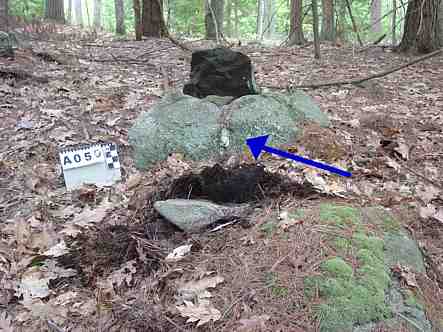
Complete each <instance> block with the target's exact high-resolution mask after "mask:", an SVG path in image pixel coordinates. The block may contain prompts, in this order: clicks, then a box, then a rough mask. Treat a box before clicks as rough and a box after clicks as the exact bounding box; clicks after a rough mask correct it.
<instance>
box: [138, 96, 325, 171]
mask: <svg viewBox="0 0 443 332" xmlns="http://www.w3.org/2000/svg"><path fill="white" fill-rule="evenodd" d="M305 120H309V121H315V122H317V123H319V124H320V125H322V126H327V125H328V124H329V121H328V118H327V116H326V115H325V114H324V113H322V112H321V111H320V109H319V107H318V106H317V105H316V104H315V103H314V102H313V100H312V98H311V97H309V96H308V95H305V94H304V93H303V92H296V93H294V94H289V95H284V94H277V93H267V94H262V95H246V96H243V97H240V98H237V99H234V100H233V101H232V97H218V96H208V97H206V98H205V99H199V98H195V97H191V96H188V95H183V94H181V93H175V94H171V95H168V96H166V97H164V98H163V99H162V100H161V101H160V102H159V103H158V104H156V105H154V107H153V108H152V109H151V110H150V111H148V112H145V113H142V114H141V115H140V116H139V118H138V119H137V120H136V122H135V124H134V126H133V127H132V128H131V130H130V131H129V142H130V143H131V144H132V145H133V147H134V151H135V161H136V166H137V167H139V168H148V167H150V166H152V165H154V164H155V163H156V162H158V161H161V160H164V159H165V158H167V156H168V155H169V154H171V153H174V152H176V153H182V154H183V155H184V156H185V157H186V158H189V159H190V160H206V159H210V158H212V157H216V156H219V155H221V154H224V153H226V152H228V153H230V152H239V151H243V150H244V147H245V140H246V139H247V138H249V137H253V136H260V135H270V140H269V144H271V145H273V146H278V145H282V144H285V143H288V141H290V140H293V139H295V138H296V137H297V135H298V133H299V132H300V129H301V125H302V123H303V122H304V121H305Z"/></svg>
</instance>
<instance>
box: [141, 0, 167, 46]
mask: <svg viewBox="0 0 443 332" xmlns="http://www.w3.org/2000/svg"><path fill="white" fill-rule="evenodd" d="M142 22H143V36H146V37H156V38H161V37H163V36H166V35H167V31H166V25H165V22H164V20H163V11H162V3H161V2H160V0H143V17H142Z"/></svg>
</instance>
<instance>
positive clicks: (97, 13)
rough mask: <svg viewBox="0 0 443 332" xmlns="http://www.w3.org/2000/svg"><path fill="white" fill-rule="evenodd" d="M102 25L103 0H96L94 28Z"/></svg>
mask: <svg viewBox="0 0 443 332" xmlns="http://www.w3.org/2000/svg"><path fill="white" fill-rule="evenodd" d="M101 27H102V0H94V28H95V29H100V28H101Z"/></svg>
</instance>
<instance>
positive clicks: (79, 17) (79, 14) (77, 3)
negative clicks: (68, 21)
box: [74, 0, 83, 26]
mask: <svg viewBox="0 0 443 332" xmlns="http://www.w3.org/2000/svg"><path fill="white" fill-rule="evenodd" d="M74 12H75V22H76V23H77V25H80V26H83V9H82V0H74Z"/></svg>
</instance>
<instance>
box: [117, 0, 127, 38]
mask: <svg viewBox="0 0 443 332" xmlns="http://www.w3.org/2000/svg"><path fill="white" fill-rule="evenodd" d="M115 32H116V33H117V34H119V35H124V34H125V33H126V29H125V7H124V4H123V0H115Z"/></svg>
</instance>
